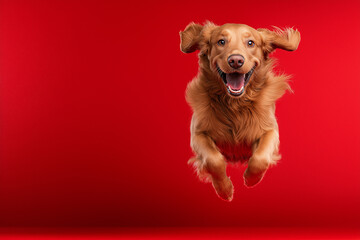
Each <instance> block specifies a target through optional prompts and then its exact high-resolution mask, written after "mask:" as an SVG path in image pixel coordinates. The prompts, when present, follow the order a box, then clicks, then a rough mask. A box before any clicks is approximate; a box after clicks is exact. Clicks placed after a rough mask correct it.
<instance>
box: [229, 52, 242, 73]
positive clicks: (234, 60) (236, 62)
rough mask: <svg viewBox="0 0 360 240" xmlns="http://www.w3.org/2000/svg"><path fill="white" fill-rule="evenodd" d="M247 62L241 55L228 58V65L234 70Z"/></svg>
mask: <svg viewBox="0 0 360 240" xmlns="http://www.w3.org/2000/svg"><path fill="white" fill-rule="evenodd" d="M244 62H245V58H244V57H243V56H241V55H240V54H233V55H230V57H228V63H229V65H230V67H232V68H235V69H237V68H240V67H241V66H242V65H243V64H244Z"/></svg>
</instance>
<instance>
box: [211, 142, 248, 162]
mask: <svg viewBox="0 0 360 240" xmlns="http://www.w3.org/2000/svg"><path fill="white" fill-rule="evenodd" d="M216 146H217V147H218V148H219V150H220V152H221V154H222V155H223V156H224V157H225V158H226V160H227V161H230V162H239V161H240V162H241V163H243V162H247V161H248V160H249V158H250V157H251V156H252V149H251V145H248V144H246V143H238V144H236V145H235V144H229V143H219V142H216Z"/></svg>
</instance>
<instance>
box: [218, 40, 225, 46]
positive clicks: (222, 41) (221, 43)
mask: <svg viewBox="0 0 360 240" xmlns="http://www.w3.org/2000/svg"><path fill="white" fill-rule="evenodd" d="M217 43H218V45H219V46H224V45H225V40H224V39H220V40H219V41H218V42H217Z"/></svg>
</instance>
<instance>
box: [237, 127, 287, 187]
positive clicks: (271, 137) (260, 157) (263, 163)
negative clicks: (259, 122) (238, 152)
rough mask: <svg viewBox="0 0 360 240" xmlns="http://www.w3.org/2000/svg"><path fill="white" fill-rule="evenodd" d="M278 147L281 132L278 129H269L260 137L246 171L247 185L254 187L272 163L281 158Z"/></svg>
mask: <svg viewBox="0 0 360 240" xmlns="http://www.w3.org/2000/svg"><path fill="white" fill-rule="evenodd" d="M278 147H279V133H278V131H277V130H275V129H273V130H270V131H267V132H266V133H264V134H263V135H262V136H261V137H260V139H259V142H258V144H257V147H256V148H255V150H254V153H253V155H252V157H251V158H250V159H249V163H248V167H247V169H246V170H245V173H244V181H245V185H246V186H248V187H252V186H255V185H256V184H257V183H259V182H260V181H261V179H262V178H263V176H264V174H265V172H266V170H267V169H268V168H269V166H270V164H271V163H273V162H275V161H276V160H279V158H280V156H279V155H278Z"/></svg>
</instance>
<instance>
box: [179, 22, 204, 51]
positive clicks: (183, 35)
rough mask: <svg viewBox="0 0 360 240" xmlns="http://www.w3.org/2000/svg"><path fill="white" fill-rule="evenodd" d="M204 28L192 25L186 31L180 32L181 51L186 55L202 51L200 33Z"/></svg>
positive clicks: (195, 24)
mask: <svg viewBox="0 0 360 240" xmlns="http://www.w3.org/2000/svg"><path fill="white" fill-rule="evenodd" d="M202 29H203V26H202V25H200V24H197V23H194V22H192V23H190V24H189V25H187V26H186V28H185V30H184V31H182V32H180V49H181V51H182V52H184V53H191V52H194V51H196V50H200V48H199V41H200V33H201V30H202Z"/></svg>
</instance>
